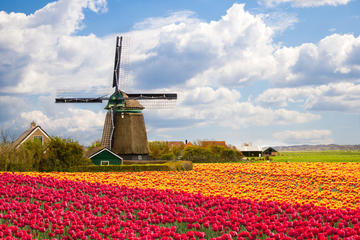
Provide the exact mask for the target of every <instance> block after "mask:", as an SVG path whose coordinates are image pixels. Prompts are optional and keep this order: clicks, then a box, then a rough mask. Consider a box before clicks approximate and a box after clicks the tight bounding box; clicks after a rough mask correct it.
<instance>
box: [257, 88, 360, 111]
mask: <svg viewBox="0 0 360 240" xmlns="http://www.w3.org/2000/svg"><path fill="white" fill-rule="evenodd" d="M256 101H257V102H259V103H262V104H265V105H270V106H278V107H286V106H288V105H289V104H293V103H299V104H302V105H303V106H304V108H305V109H307V110H317V111H339V112H359V111H360V110H359V109H360V85H359V84H354V83H350V82H340V83H331V84H328V85H321V86H317V87H302V88H271V89H267V90H266V91H265V92H263V93H262V94H260V95H259V96H258V98H257V100H256Z"/></svg>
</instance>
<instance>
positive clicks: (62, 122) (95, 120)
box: [20, 108, 105, 132]
mask: <svg viewBox="0 0 360 240" xmlns="http://www.w3.org/2000/svg"><path fill="white" fill-rule="evenodd" d="M68 111H69V112H68V114H66V115H65V116H52V117H49V116H47V115H45V114H44V113H43V112H41V111H38V110H35V111H31V112H23V113H21V115H20V116H21V118H23V119H24V120H25V121H26V122H31V121H35V122H36V123H38V124H39V125H41V126H43V127H44V128H46V129H49V130H50V131H54V132H56V131H57V130H59V129H65V131H67V132H77V131H80V132H85V131H91V130H93V129H94V128H99V127H102V126H103V125H104V119H105V111H100V112H98V113H94V112H93V111H90V110H84V109H73V108H69V110H68ZM59 115H60V114H59ZM63 115H64V114H63Z"/></svg>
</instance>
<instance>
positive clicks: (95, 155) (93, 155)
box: [85, 147, 123, 165]
mask: <svg viewBox="0 0 360 240" xmlns="http://www.w3.org/2000/svg"><path fill="white" fill-rule="evenodd" d="M85 156H86V157H87V158H90V159H91V161H92V162H93V163H94V164H95V165H121V164H122V163H123V158H122V157H120V156H119V155H117V154H115V153H114V152H112V151H111V150H109V149H108V148H106V147H95V148H92V149H90V150H89V151H87V152H86V153H85Z"/></svg>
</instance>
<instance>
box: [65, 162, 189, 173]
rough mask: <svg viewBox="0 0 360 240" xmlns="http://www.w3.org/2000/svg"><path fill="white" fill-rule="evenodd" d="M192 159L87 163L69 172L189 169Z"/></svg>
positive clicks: (72, 168)
mask: <svg viewBox="0 0 360 240" xmlns="http://www.w3.org/2000/svg"><path fill="white" fill-rule="evenodd" d="M192 167H193V165H192V162H191V161H172V162H166V163H163V164H132V165H107V166H104V165H102V166H100V165H87V166H77V167H71V168H70V169H69V172H142V171H189V170H192Z"/></svg>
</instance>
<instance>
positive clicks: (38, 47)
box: [0, 0, 113, 93]
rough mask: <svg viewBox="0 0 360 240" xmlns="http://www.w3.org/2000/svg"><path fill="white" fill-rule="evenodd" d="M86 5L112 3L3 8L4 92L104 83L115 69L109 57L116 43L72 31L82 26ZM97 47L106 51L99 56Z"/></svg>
mask: <svg viewBox="0 0 360 240" xmlns="http://www.w3.org/2000/svg"><path fill="white" fill-rule="evenodd" d="M84 8H89V9H91V10H92V11H95V12H99V11H105V10H106V1H105V0H86V1H83V0H60V1H57V2H52V3H49V4H47V5H46V6H45V7H44V8H42V9H40V10H38V11H36V12H34V13H33V14H30V15H25V14H23V13H6V12H4V11H0V55H1V56H2V57H1V59H0V75H1V78H2V81H1V87H2V89H1V92H3V93H43V92H49V91H51V90H53V89H54V87H55V86H59V85H66V84H69V83H73V84H74V85H76V84H78V85H83V86H84V85H85V81H87V83H88V82H89V81H97V84H99V76H102V78H104V75H106V74H104V69H106V70H108V71H110V69H111V67H110V64H109V66H107V65H106V61H104V59H106V58H108V57H110V56H111V55H110V48H109V47H108V46H109V45H110V44H107V40H106V39H105V40H101V41H100V40H99V39H97V38H96V37H95V36H94V35H89V36H86V37H80V36H74V35H72V34H73V33H74V32H75V31H77V30H79V29H81V28H82V21H83V19H84V14H83V9H84ZM109 40H110V39H109ZM96 48H97V49H103V51H99V52H97V53H96V57H94V55H95V54H94V53H93V52H92V49H96ZM107 49H108V50H109V52H107V51H106V50H107ZM111 52H113V51H111ZM108 55H109V56H108ZM94 66H96V68H94ZM109 75H110V74H109ZM95 83H96V82H95Z"/></svg>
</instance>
